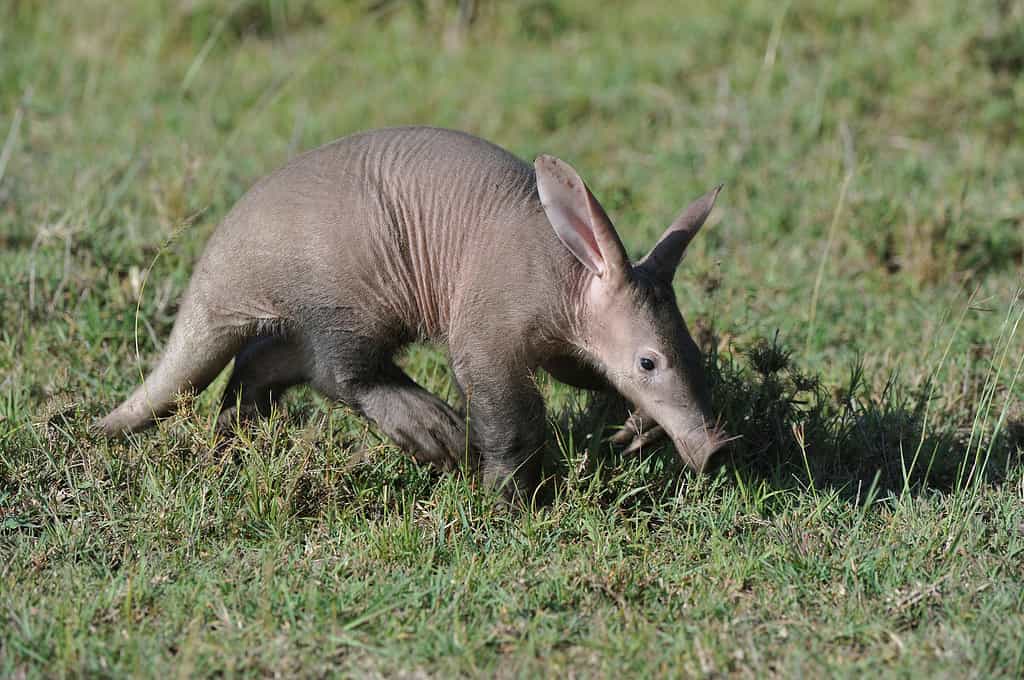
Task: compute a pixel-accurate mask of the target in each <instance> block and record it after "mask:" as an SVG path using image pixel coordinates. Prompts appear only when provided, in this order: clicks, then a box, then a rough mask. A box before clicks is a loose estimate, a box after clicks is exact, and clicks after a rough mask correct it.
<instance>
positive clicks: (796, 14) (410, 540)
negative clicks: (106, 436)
mask: <svg viewBox="0 0 1024 680" xmlns="http://www.w3.org/2000/svg"><path fill="white" fill-rule="evenodd" d="M1021 20H1022V16H1021V9H1020V6H1019V3H1013V2H1001V1H994V2H983V3H980V4H972V5H971V6H969V7H968V6H966V5H964V4H963V3H957V2H954V1H953V0H937V1H935V2H929V3H920V2H918V3H902V4H901V3H884V2H880V1H877V0H856V1H854V2H847V3H843V4H841V5H837V6H834V7H830V6H827V5H824V4H822V3H814V2H810V1H809V0H794V1H793V2H789V3H783V4H779V3H773V2H768V1H767V0H753V1H744V2H740V1H739V0H727V1H726V2H723V3H717V4H715V5H714V6H711V5H709V6H705V7H699V6H697V5H692V6H690V5H681V4H680V3H674V2H668V1H662V0H651V1H649V2H643V3H632V4H630V5H629V6H628V7H622V8H618V9H617V10H616V11H615V12H610V11H607V10H606V9H605V8H602V7H595V5H594V3H587V2H583V1H582V0H529V1H526V2H520V3H498V2H488V1H486V0H476V1H474V2H465V1H462V0H460V1H458V2H455V1H451V2H442V1H433V0H409V1H406V0H391V1H381V2H367V3H333V2H326V1H324V0H201V1H199V2H189V3H184V4H175V5H167V4H161V3H114V4H112V3H100V2H98V1H97V0H85V1H84V2H74V3H72V2H68V1H58V2H52V3H47V4H46V5H43V4H42V3H36V2H29V1H25V0H10V1H8V2H6V3H3V4H0V54H2V55H3V58H2V59H0V558H2V559H0V631H2V634H0V676H4V677H7V676H12V677H50V676H55V675H117V676H122V675H137V676H159V675H166V674H169V673H174V674H178V675H182V676H212V675H227V674H230V675H246V676H255V675H271V674H277V675H301V676H315V675H328V674H331V675H358V676H393V675H417V676H439V677H443V676H450V675H471V676H476V675H481V676H527V675H530V676H532V675H547V676H565V675H569V674H574V675H586V676H622V675H630V676H632V675H637V676H697V675H726V674H728V675H737V676H765V675H768V676H772V675H774V676H791V675H814V676H818V675H837V676H854V675H858V676H859V675H863V674H867V673H874V674H881V675H884V676H905V675H910V674H914V675H919V674H920V675H941V676H986V677H987V676H993V677H1000V676H1002V677H1017V676H1020V675H1021V674H1022V673H1024V615H1022V612H1024V587H1022V586H1024V567H1022V565H1024V461H1022V454H1021V451H1022V446H1024V444H1022V442H1024V416H1022V410H1021V403H1022V402H1021V397H1022V385H1021V371H1022V363H1021V362H1022V357H1024V340H1022V337H1021V329H1020V325H1021V319H1022V313H1024V308H1022V306H1021V305H1022V297H1021V285H1022V283H1021V279H1020V264H1021V252H1022V249H1024V246H1022V244H1024V240H1022V239H1024V232H1022V226H1024V193H1022V190H1021V184H1020V181H1019V180H1020V177H1022V176H1024V145H1022V144H1021V138H1020V130H1021V119H1020V115H1019V112H1020V110H1022V107H1024V89H1022V85H1021V83H1022V82H1024V81H1022V79H1021V78H1020V63H1019V61H1020V59H1019V54H1020V49H1019V48H1020V46H1021V40H1020V36H1021V35H1024V33H1022V32H1021V31H1020V30H1019V29H1020V22H1021ZM406 123H424V124H434V125H446V126H450V127H455V128H460V129H463V130H467V131H470V132H474V133H476V134H479V135H481V136H484V137H487V138H489V139H492V140H494V141H496V142H498V143H500V144H502V145H503V146H505V147H507V148H509V149H512V150H513V151H515V152H516V153H518V154H520V155H521V156H523V157H526V158H530V157H532V156H534V155H535V154H537V153H540V152H549V153H555V154H557V155H559V156H562V157H565V158H567V159H570V160H572V162H573V163H574V165H576V166H577V167H579V168H580V169H581V171H582V172H583V174H584V176H585V177H586V178H587V180H588V183H589V184H590V186H591V187H593V189H594V190H595V191H596V193H597V195H598V197H599V198H600V199H601V200H602V202H603V203H604V204H605V205H606V207H607V208H608V210H609V212H610V213H611V214H612V216H613V218H614V219H615V221H616V223H617V225H618V227H619V230H620V232H621V233H622V236H623V239H624V241H625V245H626V247H627V249H628V250H629V252H630V253H631V254H632V255H637V256H638V255H641V254H642V253H643V252H644V249H645V247H646V246H649V245H650V243H652V241H653V239H654V238H656V236H657V235H658V234H659V233H660V232H661V230H662V229H663V228H664V225H665V224H667V223H668V221H669V220H671V218H672V217H673V216H674V215H675V213H676V211H677V210H678V209H679V207H680V206H682V205H685V204H686V203H687V202H688V201H689V200H690V199H692V198H693V197H695V196H698V195H700V194H701V193H703V192H704V191H705V190H706V189H707V188H708V187H709V186H712V185H714V184H716V183H718V182H725V183H726V186H727V189H726V191H725V192H724V193H723V195H722V198H721V199H720V201H719V205H718V206H717V207H716V209H715V212H714V214H713V215H712V217H711V219H710V221H709V224H708V226H707V227H706V228H705V229H704V230H703V232H702V234H701V237H700V238H699V239H698V240H697V241H696V242H695V243H694V244H693V245H692V247H691V249H690V252H689V255H688V258H687V261H686V263H685V265H684V267H683V273H682V274H681V275H680V277H679V281H678V283H677V290H678V293H679V299H680V301H681V304H682V307H683V311H684V313H685V315H686V317H687V319H688V320H689V321H690V327H691V330H692V331H693V333H694V336H695V337H696V338H697V339H698V341H699V343H700V344H701V346H702V347H703V349H704V350H705V356H706V370H707V372H708V375H709V378H710V380H711V383H712V388H713V393H714V402H715V409H716V412H717V413H718V415H719V417H720V419H721V424H722V426H723V427H724V428H725V429H726V430H727V431H728V432H729V433H730V434H731V435H733V436H734V437H735V439H734V440H733V441H732V442H731V443H730V445H729V447H728V449H727V451H726V452H725V454H724V455H723V463H724V464H723V466H722V467H721V468H720V469H719V470H718V471H716V473H715V474H714V475H711V476H705V477H698V476H694V475H691V474H690V473H688V472H686V471H685V470H684V469H683V467H682V465H681V463H680V462H679V460H678V459H677V458H676V457H675V455H674V454H673V452H672V451H671V450H670V449H668V448H666V447H664V446H661V447H659V446H655V447H652V448H651V449H644V450H643V451H641V452H640V454H639V455H636V456H624V455H622V454H621V453H619V452H617V451H615V450H612V449H611V448H610V447H609V445H608V444H607V443H605V437H606V436H607V435H608V434H610V433H611V432H612V428H613V426H614V425H617V424H618V423H620V422H621V419H622V417H624V415H625V407H624V405H622V404H620V403H617V401H616V400H614V399H604V398H596V397H591V396H588V395H583V394H580V393H577V392H574V391H572V390H570V389H568V388H566V387H564V386H560V385H558V384H556V383H554V382H553V381H550V380H547V379H546V378H544V377H543V376H542V377H541V378H540V380H541V385H542V389H543V391H544V393H545V395H546V396H547V398H548V405H549V420H550V428H549V429H550V436H549V438H548V442H549V445H548V449H547V451H546V466H545V469H546V471H547V473H548V481H547V483H546V484H545V485H544V487H543V488H542V493H541V494H540V495H539V497H538V502H537V505H536V507H533V508H531V509H529V510H527V511H524V512H520V513H508V512H505V511H502V510H500V509H499V508H496V507H495V503H494V498H493V497H492V496H491V495H490V494H489V493H488V492H487V491H486V490H485V489H482V488H480V487H479V486H478V485H477V484H476V482H475V481H474V480H473V479H472V477H470V476H467V475H465V474H455V475H438V474H436V473H434V472H432V471H430V470H428V469H425V468H422V467H419V466H417V465H415V464H413V463H412V462H410V461H409V460H408V459H407V458H405V457H404V456H403V455H402V454H401V453H400V452H399V451H397V450H395V449H394V447H393V446H392V445H391V444H390V443H389V442H388V441H386V440H385V439H383V438H382V437H381V436H380V435H379V433H377V432H375V431H374V429H373V428H372V427H370V426H369V425H367V424H366V423H365V422H363V421H361V420H360V419H358V418H356V417H355V416H354V415H353V414H352V413H350V412H349V411H348V410H347V409H345V408H344V407H342V406H339V405H334V404H330V403H328V402H327V401H325V400H324V399H322V398H320V397H319V396H317V395H315V394H313V393H311V392H310V391H308V390H296V391H294V392H293V393H290V394H289V395H288V396H287V398H286V399H285V400H284V401H283V402H282V403H281V404H280V407H279V408H278V409H277V410H276V411H275V412H274V414H273V415H272V416H271V417H270V418H268V419H266V420H263V421H259V422H255V423H250V424H246V425H244V426H242V427H241V428H239V430H238V432H237V433H236V436H234V437H233V438H223V437H219V436H218V435H216V434H215V433H214V429H213V423H214V418H215V411H216V405H217V400H218V398H219V391H220V390H221V389H223V386H224V383H225V382H226V376H222V377H221V378H220V379H219V380H218V381H217V382H216V383H215V384H214V386H213V387H212V388H211V389H210V390H209V391H207V392H206V393H204V394H202V395H198V396H187V397H184V398H183V400H182V403H181V408H180V410H179V412H178V413H177V415H175V416H174V417H172V418H170V419H168V420H166V421H163V422H162V423H160V424H159V426H157V427H156V428H155V429H154V430H151V431H148V432H145V433H141V434H138V435H133V436H131V437H128V438H126V439H124V440H117V441H107V440H103V439H99V438H96V437H94V436H93V435H92V434H91V433H90V432H89V429H88V424H89V423H90V422H91V420H92V419H93V418H94V417H96V416H98V415H100V414H102V413H104V412H105V411H107V410H109V409H110V408H112V407H113V406H114V405H115V404H116V403H117V402H118V401H119V400H120V399H121V398H123V397H124V396H125V395H126V394H127V393H128V391H129V390H130V389H131V388H132V386H133V385H134V384H135V383H136V382H137V380H138V375H139V372H140V371H144V370H146V369H147V368H149V367H150V365H151V362H152V361H153V360H154V358H155V357H156V356H157V355H158V354H159V352H160V350H161V349H162V345H163V342H165V339H166V337H167V335H168V333H169V331H170V327H171V324H172V323H173V320H174V315H175V312H176V304H177V300H178V298H179V296H180V295H181V293H182V291H183V290H184V287H185V285H186V284H187V281H188V277H189V275H190V273H191V268H192V263H193V262H194V261H195V259H196V257H197V256H198V254H199V252H200V251H201V248H202V245H203V243H204V242H205V239H206V237H207V236H208V234H209V233H210V231H211V230H212V229H213V227H214V225H215V224H216V222H217V221H218V219H219V218H221V217H222V216H223V215H224V214H225V213H226V212H227V210H228V209H229V208H230V206H231V205H232V204H233V202H234V201H235V200H237V198H238V197H239V196H240V195H241V194H242V193H243V192H244V191H245V190H246V188H247V187H248V186H249V185H251V183H252V182H253V181H254V180H255V179H257V178H258V177H260V176H262V175H264V174H266V173H267V172H268V171H270V170H271V169H272V168H274V167H275V166H277V165H279V164H280V163H282V162H283V161H284V160H285V159H287V158H288V157H290V156H292V155H294V154H295V153H297V152H299V151H300V150H303V149H306V148H309V147H312V146H315V145H318V144H321V143H324V142H326V141H329V140H331V139H333V138H336V137H338V136H341V135H343V134H346V133H349V132H353V131H355V130H359V129H364V128H369V127H380V126H385V125H394V124H406ZM848 178H852V179H848ZM403 366H404V367H405V368H406V369H407V370H408V371H409V372H410V373H411V374H412V375H413V376H414V377H415V378H416V379H417V380H418V381H420V382H421V383H422V384H424V385H425V386H426V387H428V388H430V389H432V390H433V391H435V392H437V393H438V394H440V395H442V396H443V397H444V398H448V399H452V398H453V392H452V387H451V379H450V375H449V373H448V370H447V367H446V364H445V361H444V356H443V354H442V353H441V352H440V351H439V350H438V349H437V348H431V347H415V348H412V349H411V350H410V351H409V352H408V354H407V355H406V356H405V357H404V358H403Z"/></svg>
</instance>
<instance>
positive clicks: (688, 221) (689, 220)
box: [637, 184, 722, 281]
mask: <svg viewBox="0 0 1024 680" xmlns="http://www.w3.org/2000/svg"><path fill="white" fill-rule="evenodd" d="M721 190H722V185H721V184H719V185H718V186H717V187H715V188H714V189H712V190H711V191H709V192H708V193H706V194H704V195H703V196H701V197H700V198H698V199H697V200H696V201H694V202H693V203H691V204H690V205H689V206H687V208H686V210H684V211H683V212H682V213H681V214H680V215H679V217H677V218H676V221H675V222H673V223H672V226H670V227H669V228H668V229H666V230H665V233H664V234H662V235H661V238H660V239H658V242H657V243H656V244H655V245H654V247H653V248H651V252H649V253H647V255H646V256H645V257H644V259H642V260H640V262H639V263H638V264H637V266H638V267H643V268H644V269H646V270H647V271H649V272H651V273H653V274H654V275H655V276H657V277H658V278H660V279H662V280H663V281H671V280H672V277H673V276H675V273H676V267H678V266H679V262H680V261H681V260H682V259H683V253H685V252H686V246H688V245H690V241H691V240H693V237H694V236H696V235H697V232H698V231H700V228H701V226H702V225H703V224H704V220H706V219H707V218H708V215H709V214H710V213H711V208H713V207H714V205H715V199H716V198H718V192H719V191H721Z"/></svg>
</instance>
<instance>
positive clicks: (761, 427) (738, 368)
mask: <svg viewBox="0 0 1024 680" xmlns="http://www.w3.org/2000/svg"><path fill="white" fill-rule="evenodd" d="M706 370H707V373H708V378H709V381H710V382H711V385H712V391H713V394H714V408H715V412H716V413H717V414H718V417H719V419H720V422H721V425H722V426H723V427H724V428H725V430H726V432H728V433H729V434H730V435H731V436H733V437H735V439H734V440H733V441H732V442H731V443H730V444H729V446H728V447H727V448H726V449H725V450H724V451H723V452H721V453H720V454H719V458H718V461H717V462H719V463H721V464H722V465H723V467H725V468H726V471H727V474H729V475H730V476H735V477H737V478H738V479H740V480H743V481H744V483H746V482H750V481H758V480H764V481H767V482H768V483H769V484H770V485H771V486H772V487H774V488H777V489H801V490H802V489H807V488H810V487H813V488H815V489H818V490H831V491H834V492H835V493H836V494H837V495H838V496H839V497H840V498H842V499H845V500H847V501H849V502H851V503H857V504H860V503H863V502H865V501H867V500H869V499H870V498H876V499H877V498H886V497H890V496H896V495H900V494H903V493H909V494H911V495H918V494H921V493H924V492H929V491H937V492H950V491H953V490H954V489H957V488H962V487H964V486H966V485H968V484H973V483H978V482H987V483H996V484H997V483H999V482H1000V481H1001V480H1003V479H1004V478H1005V477H1006V476H1007V475H1008V474H1009V472H1010V470H1011V469H1012V468H1013V467H1014V466H1020V465H1022V464H1024V457H1022V454H1021V447H1022V445H1024V421H1020V420H1016V421H1014V420H1011V421H1008V422H1007V423H1005V424H1003V426H1002V427H1000V428H998V430H997V431H996V432H995V434H994V435H993V434H992V432H991V430H992V429H993V425H994V422H992V421H994V417H992V419H991V420H985V419H980V420H975V421H974V422H963V421H964V417H963V416H961V417H959V418H958V417H957V416H956V415H955V414H950V413H943V412H941V411H939V410H938V407H937V403H936V402H937V401H938V400H937V399H933V398H931V396H930V394H931V392H932V391H931V384H930V383H926V384H924V385H923V386H921V387H919V388H916V389H911V388H908V387H906V386H904V385H903V384H902V383H901V382H900V381H899V379H898V376H891V377H890V378H889V380H888V381H887V383H886V385H885V387H884V389H883V390H882V391H881V393H880V394H877V393H876V394H872V391H871V389H870V388H869V387H868V385H867V384H866V381H865V376H864V373H863V369H862V367H861V366H860V365H859V364H856V365H854V366H853V367H852V368H851V370H850V374H849V377H848V379H847V380H846V381H845V384H844V385H842V386H841V387H839V388H834V389H827V388H826V387H825V386H824V385H822V383H821V381H820V379H819V378H818V377H817V376H814V375H810V374H808V373H805V372H803V371H802V370H800V368H799V367H798V366H797V365H796V363H795V362H794V360H793V357H792V355H791V353H790V351H789V350H787V349H786V348H785V347H784V346H783V345H782V344H781V343H780V342H779V339H778V336H776V337H775V338H773V339H772V340H767V339H761V340H760V341H758V342H756V343H754V344H753V345H752V346H750V347H748V348H746V349H745V350H744V351H742V352H741V353H740V354H739V355H738V356H737V355H729V356H722V355H719V354H717V352H715V351H714V350H713V349H712V350H711V351H710V352H708V353H707V357H706ZM932 396H934V395H932ZM996 410H998V409H996ZM625 415H626V410H625V406H624V404H622V403H621V402H620V400H617V399H616V400H611V399H608V400H604V399H603V398H600V397H599V398H596V399H595V400H594V405H593V408H592V409H591V412H589V413H586V412H582V411H581V412H577V413H570V414H563V416H562V417H561V418H560V420H561V422H562V423H563V425H565V426H566V427H568V428H569V429H570V430H571V432H572V434H571V436H572V437H573V438H574V439H576V440H577V441H579V440H580V439H581V437H586V436H587V435H588V434H589V433H594V432H600V431H601V430H602V429H604V432H605V433H606V434H607V432H609V431H611V429H610V427H611V426H614V425H616V424H617V423H620V422H622V419H623V418H624V417H625ZM605 426H608V427H605ZM986 430H987V432H986ZM591 436H593V434H591ZM607 449H608V447H607V445H605V446H604V447H603V448H601V450H603V451H607ZM596 450H597V448H595V447H591V452H594V451H596ZM644 455H647V454H644ZM616 456H618V454H612V456H611V457H610V458H611V460H610V462H611V463H612V465H614V460H615V458H616ZM652 457H654V458H657V459H659V460H660V461H661V463H662V464H661V465H660V468H661V470H660V474H658V476H659V477H661V478H662V479H661V480H659V481H665V482H671V480H672V478H673V477H674V478H675V479H677V480H678V479H680V478H681V477H682V476H683V475H685V474H687V473H686V472H685V470H684V468H683V465H682V464H681V462H680V461H679V460H678V459H677V458H676V456H675V455H673V454H672V452H671V447H669V446H667V445H660V446H659V447H658V448H657V449H654V453H653V454H652ZM656 467H657V466H656ZM561 474H562V475H563V476H564V475H565V474H567V471H565V470H562V471H561Z"/></svg>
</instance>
